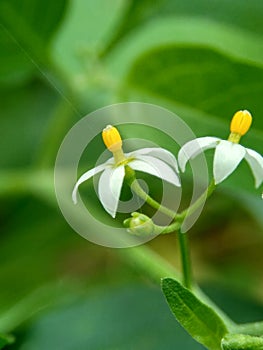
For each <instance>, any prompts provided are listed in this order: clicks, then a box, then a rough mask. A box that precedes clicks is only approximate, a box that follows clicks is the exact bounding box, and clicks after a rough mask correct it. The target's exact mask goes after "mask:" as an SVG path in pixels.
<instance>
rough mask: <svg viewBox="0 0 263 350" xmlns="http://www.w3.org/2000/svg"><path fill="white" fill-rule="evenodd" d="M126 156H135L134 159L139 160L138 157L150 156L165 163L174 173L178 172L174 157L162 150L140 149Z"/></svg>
mask: <svg viewBox="0 0 263 350" xmlns="http://www.w3.org/2000/svg"><path fill="white" fill-rule="evenodd" d="M128 155H131V156H135V158H139V157H138V156H140V155H150V156H153V157H156V158H158V159H160V160H162V161H164V162H166V163H167V164H169V165H170V166H171V167H172V168H174V169H175V170H176V172H179V169H178V164H177V160H176V158H175V156H174V155H173V154H172V153H171V152H169V151H167V150H166V149H164V148H158V147H156V148H155V147H153V148H141V149H138V150H137V151H135V152H131V153H128Z"/></svg>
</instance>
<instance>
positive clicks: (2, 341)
mask: <svg viewBox="0 0 263 350" xmlns="http://www.w3.org/2000/svg"><path fill="white" fill-rule="evenodd" d="M13 342H14V338H13V337H12V336H10V335H4V334H0V349H3V348H5V346H6V345H8V344H12V343H13Z"/></svg>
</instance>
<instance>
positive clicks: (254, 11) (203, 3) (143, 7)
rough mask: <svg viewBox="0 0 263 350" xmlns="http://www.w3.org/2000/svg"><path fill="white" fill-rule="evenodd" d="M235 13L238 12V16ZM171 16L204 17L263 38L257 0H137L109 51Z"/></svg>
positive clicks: (260, 5) (262, 8) (262, 12)
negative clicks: (126, 36) (130, 36)
mask: <svg viewBox="0 0 263 350" xmlns="http://www.w3.org/2000/svg"><path fill="white" fill-rule="evenodd" d="M233 13H235V15H234V16H233ZM171 15H177V16H186V15H187V16H188V15H191V16H195V17H199V18H200V17H204V18H208V19H210V20H214V21H218V22H219V23H226V24H229V25H231V26H236V27H241V28H244V29H246V30H248V31H251V32H254V33H256V34H260V35H263V30H262V25H261V22H262V16H263V6H262V3H261V2H259V1H257V0H252V1H250V2H249V3H248V2H247V1H246V0H241V1H237V0H235V1H231V2H230V1H228V0H222V1H218V0H216V1H213V2H211V1H210V0H193V1H180V0H156V1H154V3H153V2H152V1H151V0H133V1H131V2H130V3H129V7H128V8H127V11H126V14H125V17H123V19H122V22H121V26H120V28H119V30H118V32H117V33H116V36H115V37H114V40H113V41H112V42H111V44H110V45H109V48H110V47H112V46H113V45H114V44H116V42H118V41H119V40H120V39H121V38H123V37H124V36H125V35H127V33H130V32H132V31H134V30H136V29H138V27H140V26H143V25H145V23H147V22H150V21H153V20H155V19H156V18H160V17H162V18H166V19H167V18H169V17H170V16H171Z"/></svg>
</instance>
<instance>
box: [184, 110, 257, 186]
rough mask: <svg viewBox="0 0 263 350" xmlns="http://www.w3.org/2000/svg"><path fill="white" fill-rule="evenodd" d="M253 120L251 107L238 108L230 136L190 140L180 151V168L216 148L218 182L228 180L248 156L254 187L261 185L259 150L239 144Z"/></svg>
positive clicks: (216, 181)
mask: <svg viewBox="0 0 263 350" xmlns="http://www.w3.org/2000/svg"><path fill="white" fill-rule="evenodd" d="M251 123H252V116H251V114H250V113H249V112H248V111H246V110H244V111H238V112H236V113H235V115H234V116H233V118H232V121H231V124H230V131H231V133H230V135H229V137H228V140H221V139H219V138H217V137H210V136H208V137H200V138H197V139H195V140H192V141H189V142H187V143H186V144H185V145H184V146H183V147H182V148H181V149H180V151H179V154H178V163H179V166H180V168H181V169H182V171H183V172H184V171H185V166H186V163H187V162H188V160H189V159H193V158H195V157H196V156H197V155H198V154H200V153H201V152H202V151H204V150H206V149H209V148H215V155H214V161H213V175H214V180H215V184H219V183H220V182H222V181H223V180H225V179H226V178H227V177H228V176H229V175H230V174H231V173H232V172H233V171H234V170H235V169H236V168H237V166H238V165H239V163H240V162H241V160H242V159H245V160H246V161H247V163H248V165H249V166H250V168H251V171H252V173H253V175H254V178H255V187H259V186H260V184H261V183H262V181H263V157H262V156H261V155H260V154H259V153H257V152H256V151H254V150H252V149H250V148H245V147H243V146H241V145H239V141H240V138H241V136H243V135H245V134H246V132H247V131H248V130H249V128H250V125H251Z"/></svg>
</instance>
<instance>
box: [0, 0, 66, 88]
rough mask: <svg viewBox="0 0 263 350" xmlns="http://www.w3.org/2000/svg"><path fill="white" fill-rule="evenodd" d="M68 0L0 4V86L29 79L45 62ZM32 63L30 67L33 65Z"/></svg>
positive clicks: (23, 1)
mask: <svg viewBox="0 0 263 350" xmlns="http://www.w3.org/2000/svg"><path fill="white" fill-rule="evenodd" d="M67 2H68V1H67V0H57V1H52V0H48V1H44V0H38V1H34V0H21V1H19V5H18V2H17V1H16V0H1V1H0V50H1V61H0V63H1V65H0V82H1V83H3V82H5V83H7V82H9V83H12V82H16V81H19V80H24V79H26V78H28V77H29V76H30V75H31V74H32V72H33V71H34V69H36V67H37V66H38V65H41V64H44V63H46V61H47V55H48V54H47V52H48V45H49V41H50V40H51V38H52V36H53V35H54V32H55V30H56V29H57V28H58V25H59V23H60V21H61V19H62V17H63V15H64V12H65V9H66V5H67ZM32 62H33V64H32Z"/></svg>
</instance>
